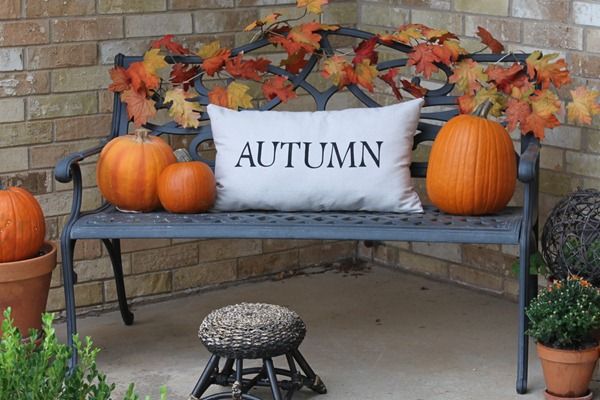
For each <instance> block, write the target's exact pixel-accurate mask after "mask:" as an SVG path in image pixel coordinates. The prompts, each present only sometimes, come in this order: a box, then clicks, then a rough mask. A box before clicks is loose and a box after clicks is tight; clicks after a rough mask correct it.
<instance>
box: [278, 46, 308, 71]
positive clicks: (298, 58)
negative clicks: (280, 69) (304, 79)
mask: <svg viewBox="0 0 600 400" xmlns="http://www.w3.org/2000/svg"><path fill="white" fill-rule="evenodd" d="M305 56H306V51H304V50H300V51H298V52H297V53H294V54H290V55H289V56H288V58H286V59H285V60H282V61H281V63H280V65H281V66H284V67H285V69H286V71H288V72H291V73H292V74H297V73H299V72H300V70H301V69H302V68H304V66H305V65H306V63H307V62H308V60H306V59H305V58H304V57H305Z"/></svg>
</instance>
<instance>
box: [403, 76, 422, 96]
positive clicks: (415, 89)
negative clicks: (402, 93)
mask: <svg viewBox="0 0 600 400" xmlns="http://www.w3.org/2000/svg"><path fill="white" fill-rule="evenodd" d="M400 83H401V84H402V89H404V90H406V91H407V92H408V93H410V94H412V95H413V96H414V97H417V98H420V97H425V95H426V94H427V92H428V90H427V89H425V88H424V87H422V86H419V85H415V84H414V83H412V82H411V81H409V80H407V79H400Z"/></svg>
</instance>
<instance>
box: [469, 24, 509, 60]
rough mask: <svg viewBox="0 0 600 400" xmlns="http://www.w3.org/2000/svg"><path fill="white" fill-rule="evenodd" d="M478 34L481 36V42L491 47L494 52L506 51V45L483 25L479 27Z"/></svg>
mask: <svg viewBox="0 0 600 400" xmlns="http://www.w3.org/2000/svg"><path fill="white" fill-rule="evenodd" d="M476 33H477V36H479V37H480V38H481V43H483V44H485V45H486V46H487V47H489V49H490V51H491V52H492V53H494V54H500V53H502V51H504V45H503V44H502V43H500V42H499V41H498V40H496V39H495V38H494V36H492V34H491V33H489V32H488V31H487V30H485V29H484V28H482V27H481V26H478V27H477V32H476Z"/></svg>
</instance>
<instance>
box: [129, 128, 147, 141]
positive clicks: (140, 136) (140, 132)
mask: <svg viewBox="0 0 600 400" xmlns="http://www.w3.org/2000/svg"><path fill="white" fill-rule="evenodd" d="M149 132H150V131H149V130H148V129H144V128H138V129H136V130H135V131H134V132H133V134H134V135H135V137H136V139H137V140H138V141H139V142H146V141H148V135H149Z"/></svg>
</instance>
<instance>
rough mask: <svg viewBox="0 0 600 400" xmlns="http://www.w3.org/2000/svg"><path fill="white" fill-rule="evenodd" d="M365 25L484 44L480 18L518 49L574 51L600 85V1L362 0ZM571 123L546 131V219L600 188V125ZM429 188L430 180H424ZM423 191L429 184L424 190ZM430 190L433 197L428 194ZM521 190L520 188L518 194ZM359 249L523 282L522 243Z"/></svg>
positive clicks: (453, 275) (405, 264) (586, 77)
mask: <svg viewBox="0 0 600 400" xmlns="http://www.w3.org/2000/svg"><path fill="white" fill-rule="evenodd" d="M358 8H359V24H360V26H361V27H362V28H364V29H366V30H372V31H383V30H385V29H389V28H395V27H397V26H399V25H401V24H404V23H409V22H413V23H424V24H426V25H430V26H434V27H440V28H445V29H448V30H450V31H452V32H454V33H457V34H459V35H460V36H461V37H462V38H463V39H466V44H467V46H468V48H469V49H471V50H475V49H478V48H481V46H480V45H478V44H476V42H477V41H476V40H475V39H476V36H475V31H476V29H477V26H478V25H481V26H484V27H486V28H487V29H488V30H489V31H491V32H492V33H493V34H494V35H495V36H496V37H498V38H499V39H501V40H502V41H504V42H505V44H507V45H508V48H509V49H510V50H513V51H518V50H519V49H521V50H524V51H532V50H533V49H541V50H543V51H544V52H545V53H549V52H558V53H560V54H561V55H563V56H565V57H566V58H567V61H568V63H569V65H570V69H571V71H572V73H573V75H574V81H575V82H574V83H575V85H576V86H578V85H581V84H585V85H587V86H589V87H591V88H595V89H600V2H598V1H573V0H571V1H570V0H386V1H376V0H358ZM599 121H600V120H599V119H598V118H596V119H595V121H594V125H593V126H592V127H580V126H569V125H565V126H562V127H560V128H558V129H555V130H553V131H547V132H546V139H545V140H544V142H543V144H544V147H543V148H542V156H541V168H542V169H541V182H540V188H541V197H540V203H539V204H540V213H541V222H542V224H543V222H544V221H545V218H546V216H547V215H548V213H549V211H550V209H551V208H552V207H553V206H554V204H556V202H557V201H558V200H559V199H560V197H561V196H563V195H565V194H566V193H568V192H570V191H572V190H574V189H575V188H577V187H578V186H581V187H593V188H597V189H599V188H600V129H599V124H598V122H599ZM417 186H419V187H420V188H421V191H422V186H423V185H422V182H417ZM422 192H423V191H422ZM423 197H425V196H423ZM520 198H521V195H520V194H519V193H517V195H516V196H515V199H514V201H515V202H518V201H519V199H520ZM359 253H360V254H361V255H362V256H363V257H365V258H367V259H372V260H374V261H376V262H378V263H382V264H386V265H391V266H397V267H400V268H403V269H406V270H410V271H414V272H417V273H422V274H427V275H430V276H434V277H436V278H439V279H444V280H451V281H454V282H458V283H460V284H465V285H469V286H475V287H478V288H483V289H486V290H490V291H493V292H495V293H499V294H502V295H506V296H508V297H512V298H514V297H515V296H516V292H517V288H518V285H517V283H516V281H515V279H514V277H513V275H512V273H511V268H510V264H511V263H512V262H513V261H514V260H515V259H516V254H517V248H516V247H515V246H497V245H491V246H490V245H485V246H476V245H465V246H459V245H451V244H443V245H439V244H434V245H429V244H426V243H425V244H424V243H386V244H385V245H383V246H379V247H378V248H376V249H367V248H364V247H362V246H359Z"/></svg>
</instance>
